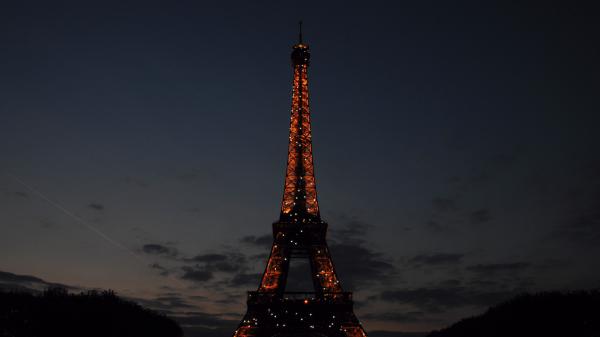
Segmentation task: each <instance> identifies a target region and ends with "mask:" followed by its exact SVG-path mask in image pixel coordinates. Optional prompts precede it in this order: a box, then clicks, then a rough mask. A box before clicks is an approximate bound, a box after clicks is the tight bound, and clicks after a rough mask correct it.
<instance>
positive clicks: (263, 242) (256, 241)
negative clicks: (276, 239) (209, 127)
mask: <svg viewBox="0 0 600 337" xmlns="http://www.w3.org/2000/svg"><path fill="white" fill-rule="evenodd" d="M240 242H241V243H244V244H248V245H251V246H256V247H260V248H270V247H271V245H272V244H273V234H265V235H261V236H254V235H249V236H244V237H243V238H241V239H240Z"/></svg>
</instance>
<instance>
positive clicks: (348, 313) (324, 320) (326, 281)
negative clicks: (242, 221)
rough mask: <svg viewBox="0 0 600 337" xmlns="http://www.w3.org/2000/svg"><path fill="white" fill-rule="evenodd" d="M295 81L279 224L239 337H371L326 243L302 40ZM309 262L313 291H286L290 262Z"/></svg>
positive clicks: (236, 336) (294, 64) (295, 57)
mask: <svg viewBox="0 0 600 337" xmlns="http://www.w3.org/2000/svg"><path fill="white" fill-rule="evenodd" d="M291 58H292V67H293V69H294V81H293V89H292V110H291V120H290V136H289V146H288V161H287V169H286V175H285V183H284V191H283V201H282V203H281V213H280V217H279V221H277V222H275V223H274V224H273V246H272V248H271V255H270V256H269V260H268V262H267V266H266V268H265V271H264V274H263V277H262V280H261V283H260V285H259V287H258V290H257V291H250V292H248V300H247V305H248V310H247V312H246V315H245V316H244V318H243V319H242V322H241V323H240V324H239V326H238V328H237V329H236V331H235V333H234V337H271V336H336V337H366V334H365V331H364V329H363V327H362V326H361V324H360V322H359V321H358V319H357V318H356V316H355V315H354V311H353V302H352V293H351V292H344V291H343V289H342V285H341V283H340V281H339V279H338V277H337V275H336V272H335V268H334V266H333V261H332V259H331V255H330V253H329V248H328V246H327V242H326V233H327V223H326V222H324V221H323V220H321V216H320V213H319V204H318V201H317V188H316V182H315V172H314V165H313V156H312V139H311V137H312V136H311V127H310V110H309V100H308V66H309V61H310V52H309V50H308V45H307V44H305V43H304V42H303V41H302V26H301V23H300V34H299V42H298V44H296V45H294V46H293V50H292V55H291ZM296 258H303V259H307V260H308V262H309V265H310V270H311V278H312V283H313V287H314V291H313V292H289V291H286V282H287V278H288V272H289V269H290V260H291V259H296Z"/></svg>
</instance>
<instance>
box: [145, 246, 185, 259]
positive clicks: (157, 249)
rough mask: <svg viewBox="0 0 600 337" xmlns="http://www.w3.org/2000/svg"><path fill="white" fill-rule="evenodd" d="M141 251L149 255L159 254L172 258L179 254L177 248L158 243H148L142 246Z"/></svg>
mask: <svg viewBox="0 0 600 337" xmlns="http://www.w3.org/2000/svg"><path fill="white" fill-rule="evenodd" d="M142 251H143V252H144V253H146V254H149V255H161V256H163V257H171V258H174V257H176V256H178V255H179V252H178V251H177V249H175V248H173V247H168V246H164V245H161V244H158V243H149V244H145V245H144V246H142Z"/></svg>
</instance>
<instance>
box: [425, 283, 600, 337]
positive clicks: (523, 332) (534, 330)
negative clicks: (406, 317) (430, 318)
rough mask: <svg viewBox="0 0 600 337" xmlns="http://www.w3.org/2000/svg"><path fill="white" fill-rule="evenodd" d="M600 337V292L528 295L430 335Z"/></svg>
mask: <svg viewBox="0 0 600 337" xmlns="http://www.w3.org/2000/svg"><path fill="white" fill-rule="evenodd" d="M483 336H485V337H521V336H527V337H533V336H540V337H542V336H543V337H552V336H561V337H566V336H568V337H598V336H600V291H598V290H593V291H574V292H543V293H538V294H533V295H531V294H524V295H521V296H517V297H516V298H514V299H512V300H509V301H507V302H505V303H502V304H500V305H497V306H495V307H492V308H490V309H488V311H487V312H485V313H484V314H483V315H480V316H477V317H471V318H466V319H463V320H461V321H459V322H457V323H455V324H453V325H451V326H450V327H448V328H445V329H442V330H440V331H434V332H432V333H431V334H429V336H428V337H483Z"/></svg>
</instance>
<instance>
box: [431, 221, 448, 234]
mask: <svg viewBox="0 0 600 337" xmlns="http://www.w3.org/2000/svg"><path fill="white" fill-rule="evenodd" d="M425 227H426V228H427V229H428V230H430V231H432V232H436V233H444V232H449V231H451V229H450V227H449V226H446V225H442V224H441V223H440V222H439V221H435V220H428V221H426V222H425Z"/></svg>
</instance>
